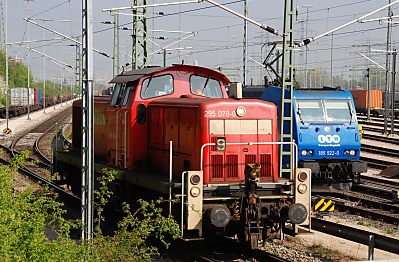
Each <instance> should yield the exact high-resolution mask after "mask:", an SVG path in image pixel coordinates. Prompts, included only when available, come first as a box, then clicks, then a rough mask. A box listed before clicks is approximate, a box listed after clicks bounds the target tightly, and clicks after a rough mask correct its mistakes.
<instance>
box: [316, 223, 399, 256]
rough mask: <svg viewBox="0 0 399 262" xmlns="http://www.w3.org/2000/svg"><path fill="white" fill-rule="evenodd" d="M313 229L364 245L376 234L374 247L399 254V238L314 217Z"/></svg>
mask: <svg viewBox="0 0 399 262" xmlns="http://www.w3.org/2000/svg"><path fill="white" fill-rule="evenodd" d="M312 229H313V230H316V231H319V232H323V233H326V234H329V235H333V236H336V237H340V238H344V239H347V240H350V241H354V242H356V243H360V244H363V245H369V239H370V236H374V247H375V248H378V249H381V250H385V251H388V252H391V253H395V254H399V248H398V247H399V239H395V238H390V237H386V236H383V235H380V234H376V233H373V232H369V231H365V230H361V229H357V228H353V227H349V226H345V225H342V224H336V223H333V222H329V221H325V220H322V219H318V218H314V217H312Z"/></svg>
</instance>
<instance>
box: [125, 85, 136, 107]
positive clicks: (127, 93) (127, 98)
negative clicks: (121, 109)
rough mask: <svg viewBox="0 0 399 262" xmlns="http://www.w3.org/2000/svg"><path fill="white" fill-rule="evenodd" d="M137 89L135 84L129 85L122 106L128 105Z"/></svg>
mask: <svg viewBox="0 0 399 262" xmlns="http://www.w3.org/2000/svg"><path fill="white" fill-rule="evenodd" d="M135 87H136V85H135V84H133V82H129V83H127V87H126V92H125V94H124V97H123V100H122V106H126V105H127V103H128V102H129V98H130V97H131V95H132V93H133V91H134V89H135Z"/></svg>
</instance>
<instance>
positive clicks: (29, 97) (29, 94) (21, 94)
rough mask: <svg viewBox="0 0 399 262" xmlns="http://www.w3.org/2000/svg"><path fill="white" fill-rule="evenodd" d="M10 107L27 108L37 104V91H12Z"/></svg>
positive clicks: (22, 89)
mask: <svg viewBox="0 0 399 262" xmlns="http://www.w3.org/2000/svg"><path fill="white" fill-rule="evenodd" d="M10 100H11V101H10V105H12V106H26V105H28V104H29V105H34V104H35V91H34V89H33V88H29V90H28V88H26V87H15V88H12V89H11V99H10Z"/></svg>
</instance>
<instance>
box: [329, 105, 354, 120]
mask: <svg viewBox="0 0 399 262" xmlns="http://www.w3.org/2000/svg"><path fill="white" fill-rule="evenodd" d="M324 106H325V108H326V114H327V122H328V123H330V122H333V123H337V122H338V123H349V122H351V119H352V113H351V109H350V106H349V101H347V100H325V101H324Z"/></svg>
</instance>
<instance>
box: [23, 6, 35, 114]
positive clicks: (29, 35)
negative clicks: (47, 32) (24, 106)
mask: <svg viewBox="0 0 399 262" xmlns="http://www.w3.org/2000/svg"><path fill="white" fill-rule="evenodd" d="M24 1H27V2H28V17H29V19H30V2H31V1H33V0H24ZM29 40H30V27H29V23H28V43H27V44H28V48H29V46H30V44H29ZM29 91H30V49H29V50H28V120H31V119H30V105H29V99H30V94H29Z"/></svg>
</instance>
